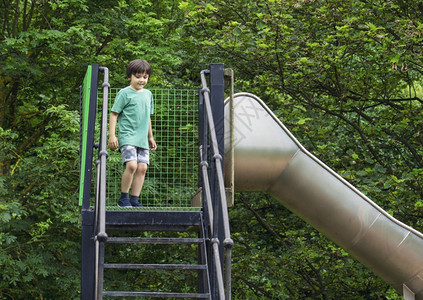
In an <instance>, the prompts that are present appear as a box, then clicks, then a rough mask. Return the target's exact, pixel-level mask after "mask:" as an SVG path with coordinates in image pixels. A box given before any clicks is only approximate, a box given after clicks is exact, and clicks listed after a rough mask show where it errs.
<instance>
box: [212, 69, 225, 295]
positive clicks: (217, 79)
mask: <svg viewBox="0 0 423 300" xmlns="http://www.w3.org/2000/svg"><path fill="white" fill-rule="evenodd" d="M224 99H225V78H224V65H223V64H220V63H213V64H210V102H211V110H212V113H213V121H214V126H215V131H216V138H217V143H218V149H219V153H221V154H223V153H224V138H225V132H224V119H225V115H224ZM214 154H217V153H214ZM221 164H222V170H223V169H224V163H223V158H222V161H221ZM216 174H217V172H216V166H215V164H214V163H212V164H211V179H210V183H211V191H212V202H213V211H214V221H215V222H216V223H217V224H218V225H217V226H215V227H214V228H215V232H214V236H213V238H218V240H219V255H220V257H221V258H223V257H224V251H223V241H224V239H225V235H224V227H223V216H222V208H221V203H220V202H221V199H220V192H219V182H218V177H217V175H216ZM223 263H224V260H223V259H221V269H222V273H223V272H224V270H223V269H224V264H223ZM213 279H214V280H213V283H212V294H213V298H214V299H218V297H219V291H218V287H217V284H216V280H215V276H213Z"/></svg>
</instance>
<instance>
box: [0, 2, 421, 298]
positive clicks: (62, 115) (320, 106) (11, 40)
mask: <svg viewBox="0 0 423 300" xmlns="http://www.w3.org/2000/svg"><path fill="white" fill-rule="evenodd" d="M0 12H1V13H0V146H1V149H2V150H1V151H0V175H2V176H0V244H1V247H0V267H1V269H2V274H0V278H1V280H0V297H2V298H6V299H13V298H15V299H17V298H20V299H22V298H32V299H41V298H78V297H79V294H78V290H79V273H80V269H79V255H80V226H79V224H78V222H79V212H78V209H77V207H76V203H77V201H76V198H77V185H78V170H79V166H78V162H79V154H78V148H79V145H78V140H79V105H80V104H79V85H80V84H81V82H82V78H83V76H84V73H85V70H86V66H87V65H88V64H92V63H98V64H100V65H104V66H107V67H108V68H109V69H110V72H111V74H112V76H111V81H112V82H111V83H112V86H116V87H121V86H124V85H126V84H127V79H126V78H125V74H124V69H125V66H126V64H127V62H128V61H129V60H131V59H134V58H139V57H143V58H145V59H147V60H149V61H150V62H151V63H152V64H153V66H154V70H153V78H152V80H151V82H150V84H151V85H152V86H156V87H169V88H172V87H197V86H198V83H199V79H198V77H199V71H200V70H202V69H206V68H207V67H208V64H209V63H210V62H224V63H225V64H226V66H227V67H231V68H233V69H234V71H235V76H236V85H237V87H236V90H238V91H248V92H253V93H255V94H257V95H258V96H260V97H261V98H262V99H263V100H264V101H265V102H266V103H267V104H268V105H269V106H270V107H271V109H272V110H273V111H274V112H275V114H276V115H277V116H278V117H279V118H280V119H281V120H282V121H283V122H284V123H285V124H286V125H287V126H288V128H289V129H290V130H291V131H292V132H293V133H294V135H295V136H296V137H297V138H298V139H299V140H300V142H301V143H302V144H303V145H304V146H305V147H306V148H307V149H309V150H310V151H311V152H313V153H314V154H315V155H316V156H317V157H319V158H320V159H321V160H323V161H324V162H325V163H326V164H327V165H329V166H330V167H331V168H332V169H334V170H335V171H337V172H338V173H340V174H341V175H342V176H344V177H345V178H346V179H347V180H348V181H350V182H351V183H352V184H353V185H355V186H356V187H357V188H358V189H360V190H361V191H363V192H364V193H365V194H367V195H368V196H369V197H370V198H371V199H373V200H374V201H375V202H377V203H378V204H379V205H380V206H381V207H383V208H384V209H386V210H387V211H388V212H389V213H391V214H393V215H394V217H396V218H398V219H400V220H401V221H403V222H404V223H406V224H409V225H411V226H413V227H414V228H416V229H417V230H420V231H423V225H422V223H421V216H422V207H423V200H422V187H421V185H422V179H421V178H422V176H421V175H422V173H423V168H422V150H421V149H422V141H423V140H422V137H421V132H422V122H423V121H422V112H421V110H422V98H421V97H422V89H421V84H420V80H421V75H422V66H423V63H422V60H421V57H422V55H421V54H422V53H421V51H422V50H421V48H422V47H421V46H422V45H421V44H422V30H423V25H422V24H423V21H422V12H423V6H422V4H421V3H420V2H419V1H417V0H411V1H402V0H392V1H376V0H346V1H345V0H343V1H341V0H333V1H316V0H278V1H275V0H258V1H254V2H251V1H241V0H225V1H221V0H212V1H200V0H187V1H182V0H161V1H151V0H122V1H110V0H106V1H98V0H94V1H87V0H62V1H45V0H5V1H2V2H1V3H0ZM230 213H231V221H232V232H233V235H234V239H235V242H236V244H235V251H234V268H233V271H234V277H233V279H234V283H233V287H234V298H236V297H238V298H250V297H251V298H253V297H256V298H260V297H261V298H271V297H274V298H280V299H283V298H313V299H316V298H317V299H329V298H335V296H334V295H337V297H339V295H342V297H343V298H354V299H356V298H362V299H366V298H368V299H375V298H388V299H395V298H398V295H397V294H396V293H395V292H394V291H392V289H390V288H389V287H388V286H387V285H386V284H385V283H384V282H382V281H381V280H380V279H379V278H378V277H376V276H374V275H372V273H371V272H370V271H369V270H367V269H366V268H365V267H363V266H362V265H360V264H359V263H357V262H356V261H355V260H353V259H352V258H351V257H350V256H349V255H348V254H347V253H345V251H343V250H342V249H340V248H339V247H337V246H336V245H334V244H333V243H331V242H330V241H328V240H327V239H326V238H325V237H323V236H322V235H321V234H320V233H318V232H317V231H315V230H314V229H313V228H311V227H310V226H309V225H308V224H306V223H305V222H303V221H301V220H300V219H299V218H297V217H296V216H295V215H293V214H291V213H290V212H288V211H287V210H286V209H284V208H283V207H282V206H281V205H280V204H278V203H277V202H275V201H274V200H273V199H271V198H269V197H268V196H267V195H263V194H240V195H237V199H236V207H235V208H234V209H232V210H231V212H230ZM257 274H259V275H257Z"/></svg>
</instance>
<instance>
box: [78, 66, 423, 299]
mask: <svg viewBox="0 0 423 300" xmlns="http://www.w3.org/2000/svg"><path fill="white" fill-rule="evenodd" d="M99 72H104V73H105V76H104V82H103V85H102V88H103V93H102V96H103V103H102V105H101V107H102V108H101V109H99V111H100V112H101V113H102V118H101V120H100V122H98V120H97V121H96V113H95V111H96V108H97V102H96V101H97V97H98V95H97V88H96V87H97V85H98V73H99ZM96 76H97V77H96ZM207 76H208V77H209V83H210V84H209V86H210V88H208V84H207ZM225 76H227V77H229V78H231V80H233V74H232V72H231V70H225V69H224V67H223V65H222V64H211V65H210V70H205V71H202V73H201V81H202V89H201V90H200V92H199V105H198V111H199V115H198V140H199V153H198V156H199V157H200V163H199V166H200V168H199V170H198V175H199V176H198V177H199V178H198V182H199V183H198V190H197V193H194V190H191V193H192V194H196V197H194V198H195V199H194V200H195V201H194V202H196V203H200V204H201V206H200V207H199V208H195V207H194V208H193V207H189V205H185V204H184V205H181V206H179V208H178V205H176V208H175V202H174V201H170V202H169V201H168V202H167V203H168V205H169V206H168V207H166V205H165V204H164V203H165V202H163V201H159V203H160V204H157V203H156V204H153V205H151V206H150V207H144V208H142V209H135V208H134V209H126V210H122V209H119V208H117V207H114V206H112V205H111V204H110V203H111V202H110V199H108V198H109V197H110V198H113V199H112V200H111V201H114V202H116V198H115V197H114V196H109V194H108V193H107V192H106V190H110V189H112V187H113V185H116V183H114V184H112V185H108V182H109V180H108V179H107V175H108V174H109V173H108V171H107V169H108V168H109V169H110V166H113V164H111V163H110V157H109V158H108V160H109V162H108V163H107V168H106V159H107V157H108V156H109V154H108V153H107V150H106V147H105V141H106V132H107V129H106V127H107V112H108V105H109V102H110V99H109V90H110V86H109V85H108V71H107V68H101V67H99V66H98V65H93V66H90V68H89V70H88V71H87V75H86V80H87V81H90V87H87V86H85V85H84V88H83V89H84V90H85V93H84V94H85V95H89V96H87V97H86V100H83V102H82V103H83V104H82V107H83V108H82V112H83V122H82V128H81V129H82V135H81V136H82V156H81V183H80V187H81V194H80V205H81V214H82V276H81V291H82V298H83V299H102V297H103V296H138V297H180V298H184V297H186V298H204V299H230V290H231V282H230V276H231V265H230V261H231V248H232V240H231V239H230V231H229V220H228V215H227V203H229V204H231V203H232V197H233V194H234V191H265V192H268V193H270V194H271V195H272V196H274V197H275V198H276V199H278V200H279V201H280V202H281V203H283V204H284V205H285V206H286V207H287V208H288V209H290V210H291V211H293V212H294V213H296V214H297V215H299V216H300V217H302V218H303V219H304V220H306V221H307V222H309V223H310V224H311V225H313V226H314V227H315V228H316V229H317V230H319V231H320V232H322V233H323V234H325V235H326V236H328V237H329V238H330V239H331V240H332V241H334V242H335V243H337V244H338V245H339V246H341V247H342V248H344V249H345V250H346V251H347V252H349V253H350V254H352V255H353V256H354V257H356V258H357V259H358V260H359V261H361V262H362V263H363V264H364V265H366V266H367V267H369V268H370V269H371V270H373V271H374V272H375V273H376V274H377V275H379V276H380V277H381V278H383V279H384V280H385V281H386V282H388V283H389V284H390V285H391V286H393V287H394V288H395V289H396V290H397V291H398V292H399V293H401V294H402V295H403V297H404V299H406V300H412V299H414V300H415V299H423V235H422V234H421V233H420V232H418V231H416V230H414V229H413V228H410V227H408V226H406V225H405V224H403V223H401V222H400V221H398V220H396V219H394V218H393V217H391V216H390V215H389V214H388V213H386V212H385V211H384V210H383V209H381V208H380V207H379V206H377V205H376V204H375V203H374V202H372V201H371V200H370V199H368V198H367V197H366V196H365V195H363V194H362V193H360V192H359V191H358V190H357V189H355V188H354V187H353V186H352V185H351V184H349V183H348V182H347V181H345V180H344V179H343V178H342V177H340V176H339V175H337V174H336V173H335V172H334V171H332V170H331V169H330V168H329V167H327V166H326V165H324V164H323V163H322V162H320V161H319V160H318V159H317V158H316V157H314V156H313V155H312V154H310V153H309V152H308V151H307V150H306V149H305V148H304V147H303V146H302V145H300V144H299V143H298V141H297V140H296V139H295V137H294V136H293V135H292V134H291V133H290V132H289V131H288V129H286V127H285V126H284V125H283V124H282V123H281V122H280V121H279V120H278V119H277V118H276V117H275V115H274V114H273V113H272V112H271V111H270V110H269V108H267V106H266V105H265V104H264V103H263V102H262V101H261V100H260V99H259V98H258V97H256V96H254V95H251V94H247V93H239V94H235V95H233V96H232V94H233V92H232V88H231V97H230V98H229V99H227V100H226V101H224V83H225V82H224V77H225ZM231 82H232V81H231ZM84 105H85V109H84ZM87 107H88V108H87ZM182 111H184V110H183V109H182V110H181V112H182ZM84 120H85V121H84ZM96 123H101V125H99V124H97V125H96ZM188 123H189V125H188V124H180V126H179V127H180V128H185V129H187V128H190V126H196V124H191V123H192V122H191V121H190V122H188ZM96 126H97V127H100V129H97V130H96ZM185 129H184V130H185ZM97 131H99V132H100V135H99V136H98V137H95V132H97ZM193 132H195V130H193ZM96 138H99V139H100V143H99V144H98V145H96V143H95V142H94V140H95V139H96ZM96 147H98V159H97V162H96V163H95V165H96V167H95V168H91V166H93V165H94V163H93V156H94V152H93V149H94V148H96ZM174 147H178V145H177V144H175V145H174ZM183 163H184V164H186V163H187V162H183ZM197 165H198V164H197ZM112 168H115V167H112ZM223 170H224V171H223ZM193 172H195V173H196V174H197V171H193ZM187 173H189V172H187ZM193 178H195V177H193ZM193 178H191V179H190V181H193V180H194V181H195V179H193ZM93 182H94V183H95V184H94V187H93V186H92V183H93ZM223 182H225V184H223ZM152 190H154V187H153V188H152ZM191 196H192V195H191ZM227 196H228V198H227ZM93 198H94V200H93ZM182 198H185V199H188V198H189V197H188V196H187V195H183V196H182ZM167 200H169V199H167ZM180 201H182V200H180ZM180 201H179V202H180ZM152 203H153V202H152ZM186 203H188V202H186ZM193 228H194V230H193ZM187 230H188V231H189V230H190V231H194V233H195V234H196V235H198V236H196V237H193V238H185V239H176V238H140V237H125V238H123V237H114V236H110V235H109V232H114V231H164V232H172V231H187ZM113 243H115V244H116V243H122V244H128V243H129V244H131V243H132V244H133V243H140V244H165V243H169V244H171V243H172V244H178V245H182V244H196V245H198V257H197V260H198V265H192V264H190V265H184V266H183V265H176V264H161V265H159V264H154V265H153V264H136V263H130V264H116V263H113V264H110V263H107V262H105V261H104V260H105V251H104V248H105V245H107V244H113ZM107 247H108V246H107ZM108 268H111V269H175V270H187V269H191V270H193V271H195V272H197V273H198V290H197V292H196V293H175V292H166V293H163V292H150V291H147V292H141V291H109V290H103V280H104V270H105V269H108Z"/></svg>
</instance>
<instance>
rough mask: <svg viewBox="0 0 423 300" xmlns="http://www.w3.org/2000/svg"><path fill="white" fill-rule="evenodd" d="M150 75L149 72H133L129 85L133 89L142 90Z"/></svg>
mask: <svg viewBox="0 0 423 300" xmlns="http://www.w3.org/2000/svg"><path fill="white" fill-rule="evenodd" d="M148 77H149V76H148V74H147V73H137V74H132V75H131V78H130V79H129V80H130V83H129V85H130V86H131V88H132V89H134V90H136V91H142V89H143V88H144V86H145V85H146V84H147V82H148Z"/></svg>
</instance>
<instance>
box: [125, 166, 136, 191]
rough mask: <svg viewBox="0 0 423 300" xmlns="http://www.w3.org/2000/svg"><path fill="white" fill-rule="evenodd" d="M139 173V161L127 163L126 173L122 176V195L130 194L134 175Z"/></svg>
mask: <svg viewBox="0 0 423 300" xmlns="http://www.w3.org/2000/svg"><path fill="white" fill-rule="evenodd" d="M136 171H137V161H135V160H131V161H128V162H126V167H125V171H124V172H123V174H122V185H121V190H122V193H129V189H130V188H131V185H132V182H133V178H134V173H135V172H136Z"/></svg>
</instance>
